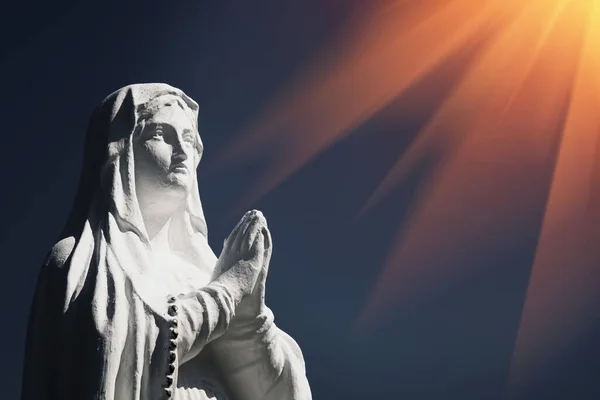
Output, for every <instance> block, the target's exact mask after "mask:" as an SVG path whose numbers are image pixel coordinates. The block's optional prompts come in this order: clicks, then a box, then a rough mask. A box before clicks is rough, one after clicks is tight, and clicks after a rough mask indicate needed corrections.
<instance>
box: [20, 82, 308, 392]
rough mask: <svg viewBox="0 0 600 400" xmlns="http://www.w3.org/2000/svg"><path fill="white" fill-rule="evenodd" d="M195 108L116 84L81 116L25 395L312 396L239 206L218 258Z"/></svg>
mask: <svg viewBox="0 0 600 400" xmlns="http://www.w3.org/2000/svg"><path fill="white" fill-rule="evenodd" d="M197 124H198V105H197V104H196V103H195V102H194V101H193V100H192V99H191V98H189V97H188V96H187V95H186V94H185V93H183V92H182V91H181V90H179V89H176V88H174V87H171V86H169V85H166V84H137V85H130V86H126V87H124V88H122V89H120V90H118V91H116V92H115V93H113V94H111V95H110V96H108V97H107V98H106V99H105V100H104V101H103V102H102V103H101V105H100V106H99V107H98V108H97V109H96V111H95V112H94V114H93V116H92V119H91V121H90V124H89V126H88V131H87V136H86V142H85V155H84V166H83V173H82V176H81V181H80V183H79V189H78V192H77V196H76V199H75V204H74V207H73V210H72V212H71V214H70V216H69V219H68V222H67V224H66V226H65V228H64V231H63V233H62V235H61V237H60V240H59V241H58V242H57V243H56V244H55V245H54V246H53V247H52V250H51V251H50V252H49V255H48V257H47V259H46V261H45V263H44V265H43V266H42V269H41V271H40V275H39V278H38V283H37V287H36V291H35V296H34V300H33V305H32V309H31V315H30V320H29V326H28V332H27V343H26V354H25V366H24V372H23V388H22V399H23V400H158V399H169V398H173V399H178V400H192V399H198V400H199V399H215V400H271V399H272V400H310V399H311V393H310V388H309V385H308V381H307V379H306V374H305V367H304V360H303V356H302V353H301V351H300V348H299V347H298V345H297V344H296V342H295V341H294V340H293V339H292V338H291V337H290V336H289V335H287V334H286V333H285V332H283V331H282V330H280V329H279V328H278V327H277V326H276V325H275V324H274V323H273V314H272V312H271V311H270V309H269V308H268V307H267V306H266V305H265V303H264V295H265V279H266V276H267V271H268V267H269V261H270V257H271V249H272V243H271V236H270V233H269V230H268V227H267V223H266V220H265V218H264V216H263V215H262V214H261V213H260V212H259V211H251V212H248V213H246V215H244V217H243V218H242V219H241V221H240V222H239V223H238V225H237V226H236V227H235V229H234V230H233V231H232V233H231V234H230V236H229V237H228V238H227V239H226V240H225V243H224V247H223V250H222V252H221V254H220V256H219V257H218V259H217V257H216V256H215V254H214V253H213V252H212V250H211V249H210V247H209V245H208V242H207V229H206V223H205V219H204V213H203V210H202V205H201V202H200V195H199V192H198V183H197V179H196V168H197V166H198V163H199V161H200V158H201V156H202V151H203V145H202V141H201V139H200V136H199V134H198V126H197Z"/></svg>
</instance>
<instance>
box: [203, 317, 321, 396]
mask: <svg viewBox="0 0 600 400" xmlns="http://www.w3.org/2000/svg"><path fill="white" fill-rule="evenodd" d="M212 346H213V349H214V350H215V351H216V353H218V357H217V363H218V365H219V368H220V370H221V373H222V374H223V377H224V379H225V381H226V382H227V384H228V387H229V388H230V390H231V391H232V394H233V395H234V397H235V398H236V399H239V400H311V399H312V395H311V391H310V386H309V384H308V380H307V378H306V369H305V364H304V358H303V356H302V351H301V350H300V347H299V346H298V344H297V343H296V341H295V340H294V339H292V337H290V336H289V335H288V334H287V333H285V332H284V331H282V330H281V329H279V328H278V327H277V326H276V325H275V323H274V317H273V313H272V312H271V310H270V309H268V308H267V307H265V308H264V309H263V312H261V314H260V315H259V316H258V317H256V318H255V319H254V320H251V321H248V322H246V323H244V324H239V325H238V324H237V323H236V325H235V326H232V327H230V329H229V330H228V331H227V334H226V335H225V336H223V337H222V338H221V339H219V340H217V341H215V342H214V343H213V344H212Z"/></svg>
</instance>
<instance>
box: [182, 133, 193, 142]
mask: <svg viewBox="0 0 600 400" xmlns="http://www.w3.org/2000/svg"><path fill="white" fill-rule="evenodd" d="M183 140H185V141H186V142H188V143H192V144H193V143H194V142H195V137H194V135H193V134H191V133H186V134H185V135H183Z"/></svg>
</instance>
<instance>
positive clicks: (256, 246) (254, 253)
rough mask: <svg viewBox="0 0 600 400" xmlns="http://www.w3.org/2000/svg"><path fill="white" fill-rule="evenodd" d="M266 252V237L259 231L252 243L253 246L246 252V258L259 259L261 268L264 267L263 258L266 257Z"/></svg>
mask: <svg viewBox="0 0 600 400" xmlns="http://www.w3.org/2000/svg"><path fill="white" fill-rule="evenodd" d="M264 252H265V239H264V236H263V234H262V232H261V231H259V232H258V233H257V235H256V237H255V239H254V242H253V243H252V246H250V249H249V251H248V253H246V254H247V256H246V257H245V259H246V260H253V261H257V262H258V263H259V265H258V267H259V268H260V267H262V258H263V257H264Z"/></svg>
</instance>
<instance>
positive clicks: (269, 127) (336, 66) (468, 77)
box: [221, 0, 600, 390]
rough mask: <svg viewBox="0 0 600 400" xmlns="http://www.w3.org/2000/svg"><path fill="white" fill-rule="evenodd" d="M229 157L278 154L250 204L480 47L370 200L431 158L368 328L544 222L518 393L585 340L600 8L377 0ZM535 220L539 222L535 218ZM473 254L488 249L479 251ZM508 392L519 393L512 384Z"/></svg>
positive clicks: (586, 2)
mask: <svg viewBox="0 0 600 400" xmlns="http://www.w3.org/2000/svg"><path fill="white" fill-rule="evenodd" d="M372 4H373V6H372V8H371V9H369V10H361V15H360V16H358V15H357V16H356V17H355V18H354V19H351V20H350V21H349V22H348V26H347V29H346V30H342V32H341V33H340V34H339V36H338V37H336V38H335V39H334V40H332V41H331V43H330V44H329V45H328V46H326V47H325V48H324V49H323V51H322V52H321V53H319V54H318V55H317V56H316V57H315V59H314V61H313V62H312V63H311V64H309V65H308V66H307V67H306V68H305V69H304V70H303V71H304V72H303V73H302V74H300V75H299V76H298V77H296V79H295V80H294V81H293V82H292V83H290V85H289V86H288V87H287V88H286V89H285V90H283V91H282V92H281V93H280V94H279V96H277V97H276V98H275V99H274V100H273V102H272V103H271V104H270V105H269V106H267V107H266V109H265V112H264V114H263V115H262V116H261V117H260V118H259V119H258V120H257V121H256V123H255V124H253V125H251V126H250V128H249V129H248V130H247V131H245V132H243V133H242V134H241V135H240V136H239V137H238V138H236V141H235V142H234V143H233V144H232V145H231V146H230V147H229V148H228V149H226V151H225V152H224V153H223V154H222V157H221V161H222V162H231V161H239V160H240V159H242V158H246V157H253V156H254V155H256V154H258V153H259V152H264V151H269V152H270V155H271V160H272V164H271V165H270V166H269V168H268V169H266V170H267V172H265V174H264V175H262V176H261V177H260V179H259V180H258V182H257V184H256V185H255V186H254V191H253V192H251V193H249V195H248V198H247V201H249V202H251V201H254V200H256V199H258V198H259V197H261V196H262V195H264V194H265V193H267V192H268V191H269V190H271V189H272V188H273V187H275V186H276V185H278V184H279V183H281V182H282V181H283V180H285V179H286V178H287V177H288V176H290V175H291V174H292V173H293V172H295V171H296V170H298V169H299V168H301V167H302V166H303V165H305V164H306V163H307V162H308V161H309V160H310V159H312V158H313V157H315V156H316V155H317V154H319V153H320V152H322V151H323V150H324V149H326V148H328V147H329V146H331V145H332V144H334V143H335V142H336V141H338V140H340V139H343V138H344V137H345V136H346V135H348V134H349V133H350V132H351V131H352V130H353V129H355V128H356V127H357V126H358V125H360V124H361V123H363V122H364V121H366V120H368V119H369V118H371V117H373V116H374V115H375V114H376V113H377V112H378V111H380V110H382V109H383V108H384V107H386V106H388V105H389V104H390V103H391V102H392V101H393V100H394V99H396V98H398V97H399V96H401V95H402V94H403V93H405V91H406V90H407V89H408V88H410V87H412V86H414V85H415V84H416V83H418V82H420V81H421V80H423V79H424V78H425V77H426V76H427V74H428V73H430V72H432V71H434V70H436V69H437V68H439V67H440V66H442V65H444V63H445V62H446V61H447V60H449V58H450V57H451V56H452V55H453V54H455V53H457V52H458V51H459V50H460V49H461V48H463V47H465V46H467V45H469V44H470V43H472V42H473V41H474V40H476V39H477V38H478V37H482V36H484V35H485V36H489V38H488V39H487V40H486V41H485V44H484V48H483V49H482V50H481V51H480V52H479V53H478V55H477V56H476V57H475V58H474V59H473V60H472V61H471V62H470V64H469V65H468V67H467V68H468V69H467V71H466V73H464V74H462V75H461V78H460V81H459V82H456V85H455V86H454V89H453V90H452V92H451V93H449V94H448V95H447V97H446V98H445V99H443V101H442V102H441V103H440V104H441V105H440V106H439V108H438V109H437V111H436V113H435V115H434V116H433V117H432V118H431V120H430V121H429V122H428V123H427V124H426V126H425V127H424V128H423V129H422V130H421V131H420V132H419V134H418V136H417V137H416V139H415V140H414V141H413V143H412V145H411V147H410V148H409V149H408V150H407V151H406V152H405V153H404V154H403V155H402V157H401V158H400V159H399V160H398V162H397V164H396V165H395V166H394V167H393V168H392V169H391V170H390V171H389V173H388V174H387V176H385V177H384V179H383V180H382V182H381V184H380V185H379V187H378V188H377V190H376V191H375V192H374V193H373V195H372V197H371V198H370V199H369V200H368V201H367V203H366V204H365V208H364V210H363V212H364V211H368V210H369V209H370V208H372V207H374V206H376V205H377V204H378V202H379V200H381V199H382V198H383V197H384V196H385V195H386V194H387V193H388V192H389V190H390V189H391V188H393V187H394V186H395V185H397V183H398V182H399V181H400V180H401V179H402V177H403V176H405V174H406V173H407V172H410V171H411V169H412V168H413V167H414V166H415V164H416V162H417V161H418V160H419V159H420V158H421V157H423V156H425V155H427V154H428V153H430V152H433V151H435V152H438V153H440V154H442V157H441V161H440V162H439V163H438V164H437V165H436V167H435V171H434V172H433V173H432V175H431V179H428V181H427V182H424V183H423V184H422V185H421V188H420V191H419V196H418V199H417V200H416V201H415V205H414V207H413V211H412V213H411V216H410V218H409V221H408V222H407V223H405V224H403V226H402V228H401V229H400V230H399V232H398V235H397V239H396V243H395V245H394V246H393V248H392V249H391V251H390V253H389V257H388V260H387V262H386V264H385V265H384V267H383V269H382V272H381V274H380V276H379V279H378V282H377V283H376V285H375V287H374V289H373V292H372V295H371V297H370V299H369V301H368V302H367V304H366V306H365V308H364V310H363V313H362V316H361V318H360V321H359V323H360V324H361V326H363V327H364V326H369V325H372V324H376V323H377V322H378V316H380V315H381V314H382V313H383V312H385V311H386V310H389V309H393V308H394V307H397V306H398V304H401V302H408V301H410V300H411V299H414V298H415V297H417V296H422V295H423V294H424V293H427V292H430V291H431V290H434V288H435V286H436V285H440V284H443V283H444V281H446V280H448V279H449V278H451V277H455V276H456V275H460V274H461V273H464V272H465V268H466V267H462V266H463V265H464V266H467V265H474V264H476V262H477V257H478V255H477V254H478V253H477V252H478V251H479V252H480V251H481V250H485V249H488V248H490V247H494V246H495V248H498V246H501V244H498V243H497V242H498V238H502V237H510V238H511V239H513V240H514V238H515V237H516V238H517V239H518V238H520V237H521V236H519V235H521V232H522V231H523V230H526V229H527V228H526V227H527V226H531V224H532V223H535V218H533V217H531V215H534V214H536V210H539V209H540V208H543V209H544V210H545V212H544V214H543V220H542V221H539V223H540V224H541V230H540V234H539V242H538V245H537V249H536V254H535V259H534V263H533V266H532V271H531V277H530V282H529V287H528V291H527V294H526V301H525V304H524V306H523V312H522V318H521V323H520V326H519V331H518V335H517V339H516V344H515V350H514V354H513V358H512V362H511V367H510V374H509V375H510V378H509V383H510V385H509V387H510V388H516V387H518V386H519V385H520V382H521V381H522V380H523V379H525V378H526V377H527V376H529V375H530V374H531V373H532V371H533V370H534V369H536V368H539V367H540V366H541V365H544V363H546V362H547V359H548V357H550V355H552V354H553V352H556V351H558V350H556V349H563V351H564V349H565V348H566V347H568V345H569V343H571V342H572V341H573V340H576V338H577V335H579V334H580V333H581V332H582V330H583V329H584V327H585V323H586V321H588V320H589V318H591V317H590V315H591V314H590V313H591V312H592V311H591V310H592V307H593V306H594V305H597V304H598V293H600V290H599V289H600V287H599V283H600V274H599V266H600V254H599V251H600V250H598V249H600V247H599V246H595V245H594V243H595V242H594V239H595V237H597V233H598V229H599V228H598V227H599V226H600V184H599V183H598V182H600V157H599V155H598V152H599V151H600V140H599V139H600V0H527V1H523V0H488V1H480V0H429V1H418V2H415V1H402V0H387V1H376V2H373V3H372ZM532 221H533V222H532ZM475 250H477V251H475ZM511 390H512V389H511Z"/></svg>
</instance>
